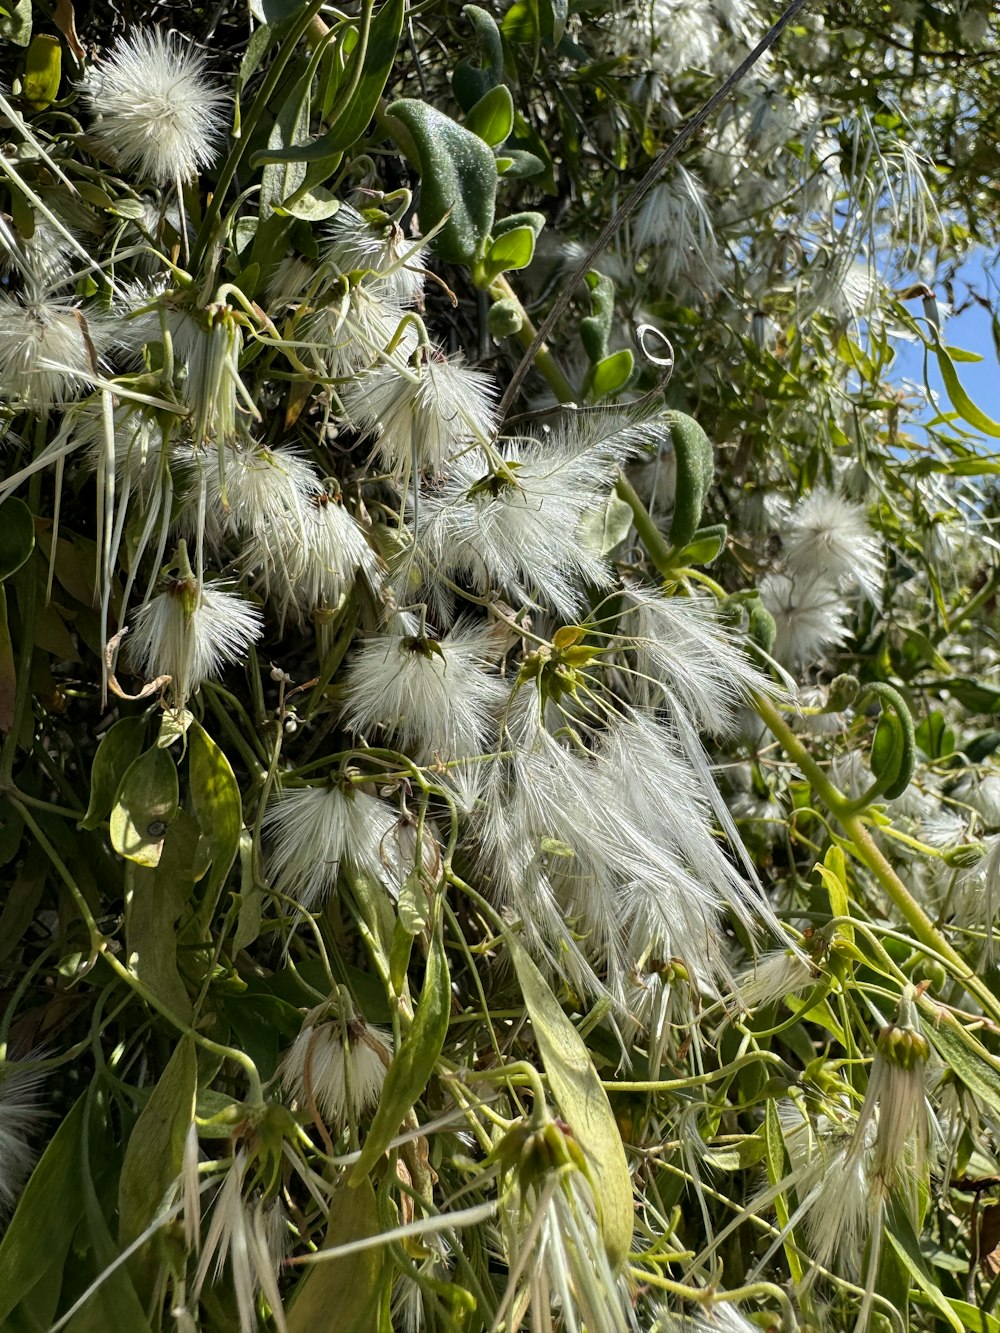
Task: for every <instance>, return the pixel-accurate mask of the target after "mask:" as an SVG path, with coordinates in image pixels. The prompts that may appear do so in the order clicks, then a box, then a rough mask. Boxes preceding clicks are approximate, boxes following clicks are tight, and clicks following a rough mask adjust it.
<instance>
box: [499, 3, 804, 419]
mask: <svg viewBox="0 0 1000 1333" xmlns="http://www.w3.org/2000/svg"><path fill="white" fill-rule="evenodd" d="M805 3H806V0H792V3H791V4H790V5H789V6H788V8H787V9H786V10H785V12H784V13H783V14H782V15H781V17H780V18H779V19H778V21H777V22H776V23H775V24H774V26H773V27H771V28H769V29H768V31H767V32H766V33H765V34H764V36H763V37H762V38H761V40H760V41H759V42H758V43H757V45H756V46H755V47H754V49H753V50H752V51H751V52H750V54H749V55H748V56H747V58H746V59H745V60H744V61H743V63H742V64H741V65H739V66H737V68H736V69H735V70H733V72H732V74H730V75H729V77H728V78H727V79H726V81H725V83H723V84H722V85H721V87H720V88H718V89H717V90H716V91H715V92H714V93H713V94H712V96H711V97H710V98H709V99H708V101H707V102H706V103H705V104H704V106H702V107H701V109H700V110H699V111H697V112H696V113H695V114H694V115H693V116H692V117H691V119H690V120H689V121H688V122H687V124H686V125H685V126H684V127H683V128H682V129H681V130H680V132H679V133H678V134H677V136H676V137H675V138H674V139H673V141H672V142H671V143H669V144H668V145H667V146H666V148H664V149H663V151H662V152H661V153H659V154H658V155H657V157H656V159H655V161H654V162H653V164H652V166H651V167H650V168H649V170H648V171H647V172H646V174H645V176H643V178H642V180H641V181H639V183H638V184H637V185H635V186H634V187H633V189H632V191H631V193H630V194H629V195H628V197H627V198H626V199H625V201H624V203H623V204H622V205H621V207H620V208H618V209H617V210H616V212H615V213H614V215H613V217H611V218H610V219H609V221H608V222H606V223H605V225H604V227H603V228H602V229H601V232H600V234H599V235H598V237H597V240H596V241H595V242H594V244H593V245H592V246H591V247H590V249H589V250H588V251H587V253H586V255H584V257H583V259H582V260H581V261H580V263H579V264H578V265H577V267H576V268H575V270H574V271H573V273H572V274H571V276H570V277H569V279H568V280H567V281H566V282H565V283H564V285H563V288H562V290H561V291H560V293H559V295H558V296H557V297H556V300H555V304H554V305H553V307H552V309H551V310H550V311H549V313H548V314H547V315H546V316H545V318H544V319H543V320H542V322H541V324H540V325H539V326H538V332H537V333H536V334H535V336H534V338H533V339H532V342H531V345H530V346H529V347H528V349H527V350H526V352H525V353H524V355H523V356H522V357H521V360H520V362H519V363H518V365H517V368H516V369H515V371H514V374H513V375H512V376H511V380H510V383H509V384H508V385H507V388H506V389H505V390H504V395H503V398H502V399H501V401H500V416H501V419H502V418H503V417H504V416H506V414H507V412H508V411H509V410H510V406H511V404H512V403H513V401H514V399H515V397H516V396H517V391H518V389H520V387H521V383H522V381H523V379H524V377H525V375H527V373H528V371H529V369H530V368H531V363H532V362H533V361H534V359H535V357H536V356H537V354H538V351H539V349H540V348H541V347H542V345H543V344H544V342H545V339H546V338H547V337H548V336H549V334H550V333H551V332H552V329H553V328H554V327H555V324H556V322H557V320H558V319H559V318H560V317H561V316H562V315H563V313H564V312H565V310H566V308H567V307H568V305H569V303H570V301H571V300H572V299H573V292H574V291H575V290H576V285H577V283H578V282H579V281H580V279H581V278H582V277H583V276H584V274H585V273H586V272H587V270H588V269H589V268H590V266H591V265H592V264H593V262H594V260H595V259H596V258H597V256H598V255H599V254H600V253H601V251H602V250H603V249H604V247H605V246H606V245H607V243H608V241H610V240H611V238H612V236H614V234H615V232H616V231H617V230H618V228H619V227H620V226H621V224H622V223H623V222H624V221H625V219H626V218H627V217H628V216H629V214H630V213H632V212H633V211H634V209H635V207H636V205H637V204H638V203H639V201H640V200H641V199H642V197H643V196H644V195H645V194H647V193H648V192H649V191H650V190H651V189H652V187H653V186H654V185H655V184H656V181H657V179H658V178H659V176H661V175H662V173H663V169H664V167H666V166H667V165H668V164H669V163H670V162H672V161H673V160H674V158H675V157H677V155H678V154H679V153H680V151H681V149H682V148H683V147H684V146H685V145H686V144H687V142H688V140H689V139H691V138H692V137H693V136H694V135H695V134H697V132H698V131H699V130H700V129H701V127H702V125H704V124H705V122H706V120H708V118H709V116H711V115H712V113H713V112H714V111H715V110H717V108H718V107H719V106H721V105H722V103H723V102H724V101H725V100H726V98H727V97H728V96H729V94H730V93H731V92H732V91H733V89H734V88H735V87H736V85H737V84H738V83H739V82H740V80H741V79H742V78H743V77H744V75H746V74H747V73H748V72H749V71H750V70H751V69H752V68H753V67H754V65H755V64H756V63H757V61H758V60H759V59H760V57H761V56H762V55H763V54H764V52H765V51H766V50H768V48H769V47H771V46H773V45H774V43H775V42H776V41H777V39H778V37H779V36H780V35H781V33H782V31H783V30H784V29H785V28H786V27H787V26H788V24H789V23H791V21H792V19H793V18H794V17H795V15H796V14H797V13H798V12H799V10H800V9H801V8H802V7H803V5H805Z"/></svg>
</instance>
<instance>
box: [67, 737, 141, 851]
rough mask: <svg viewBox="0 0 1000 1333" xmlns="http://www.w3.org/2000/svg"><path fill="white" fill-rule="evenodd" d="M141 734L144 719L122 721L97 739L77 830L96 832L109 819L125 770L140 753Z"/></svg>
mask: <svg viewBox="0 0 1000 1333" xmlns="http://www.w3.org/2000/svg"><path fill="white" fill-rule="evenodd" d="M145 731H146V719H145V718H144V717H123V718H120V719H119V720H118V721H117V722H116V723H115V724H114V726H113V727H111V728H109V729H108V731H106V732H105V733H104V735H103V736H102V737H101V743H100V745H98V747H97V753H96V754H95V755H94V764H93V767H92V768H91V770H90V804H89V805H88V806H87V813H86V814H85V815H84V817H83V818H82V819H81V820H80V828H83V829H94V828H97V826H98V824H100V822H101V821H102V820H103V819H107V817H108V815H110V813H111V807H112V806H113V805H114V803H115V795H116V794H117V791H118V785H119V783H120V782H121V780H122V777H123V776H124V774H125V770H126V769H127V768H128V767H129V765H130V764H131V763H132V762H133V761H134V760H136V759H138V757H139V755H140V754H141V753H142V742H143V737H144V735H145Z"/></svg>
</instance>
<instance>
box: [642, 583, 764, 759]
mask: <svg viewBox="0 0 1000 1333" xmlns="http://www.w3.org/2000/svg"><path fill="white" fill-rule="evenodd" d="M624 605H625V610H624V612H623V614H622V616H621V620H620V629H621V632H622V635H623V642H624V643H625V644H626V645H627V646H628V647H629V648H631V649H632V650H633V651H634V654H635V671H636V678H635V685H634V688H635V693H636V696H637V698H636V701H637V702H641V703H651V702H653V701H654V700H655V701H656V702H660V703H662V701H663V694H664V690H666V691H667V692H669V694H670V696H671V697H672V699H673V700H676V701H677V702H678V703H680V705H681V706H682V707H683V708H684V709H685V710H686V711H687V714H688V716H689V717H690V719H691V721H692V722H693V723H694V725H695V726H697V727H699V728H700V729H701V730H703V731H707V732H710V733H711V734H712V735H715V736H722V735H729V734H732V732H733V730H734V729H735V727H736V725H737V723H738V719H739V713H740V708H741V706H742V705H744V704H746V703H747V702H748V701H749V700H750V699H751V697H752V696H753V695H754V694H755V693H757V694H763V695H768V694H770V693H771V692H772V689H773V687H772V685H771V684H770V682H769V681H768V680H767V679H766V678H765V677H764V676H763V675H762V674H761V672H759V671H758V670H757V669H756V668H755V667H754V666H753V665H752V664H751V662H750V661H749V659H748V658H747V656H746V654H745V653H744V651H743V648H742V646H741V644H740V642H739V640H738V639H737V638H736V636H735V635H734V634H733V633H732V632H731V631H730V630H729V629H727V628H726V626H725V625H724V624H723V622H722V620H721V619H720V617H719V613H718V610H717V608H716V605H715V603H714V602H713V601H710V600H709V599H708V598H706V597H698V596H695V597H664V596H663V595H662V594H661V593H659V592H657V591H656V590H655V589H652V588H640V587H638V586H630V587H627V588H626V590H625V593H624Z"/></svg>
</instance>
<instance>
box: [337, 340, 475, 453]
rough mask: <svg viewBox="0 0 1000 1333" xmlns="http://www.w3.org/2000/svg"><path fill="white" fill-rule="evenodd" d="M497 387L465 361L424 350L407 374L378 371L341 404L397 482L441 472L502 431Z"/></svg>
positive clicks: (348, 389)
mask: <svg viewBox="0 0 1000 1333" xmlns="http://www.w3.org/2000/svg"><path fill="white" fill-rule="evenodd" d="M495 398H496V387H495V385H494V383H493V381H492V379H491V378H490V377H489V376H488V375H485V374H483V372H482V371H479V370H471V369H469V367H468V366H466V365H465V364H464V363H463V360H462V357H461V356H460V355H459V356H456V357H451V358H449V357H446V356H444V355H443V354H442V353H440V352H438V351H437V350H436V349H427V351H426V354H425V353H424V352H423V351H421V350H420V349H418V351H417V352H415V353H414V355H413V356H412V357H411V358H410V364H409V366H407V367H406V368H405V370H403V369H398V368H397V367H396V366H394V365H386V364H382V365H378V366H375V367H374V368H373V369H371V370H369V371H368V372H367V373H366V374H365V375H362V376H361V377H360V378H358V379H356V380H353V381H352V382H351V383H349V384H347V385H346V386H345V387H344V390H343V392H342V393H341V400H342V402H343V404H344V408H345V410H346V412H347V416H348V419H349V420H350V422H351V424H352V425H354V426H356V427H357V428H358V429H359V430H360V431H362V432H363V433H364V434H365V435H370V436H372V437H373V438H374V439H375V441H376V447H377V450H378V454H379V456H380V458H381V459H382V462H383V464H384V466H385V468H386V469H387V471H389V472H391V473H392V474H393V475H394V476H397V477H399V476H404V475H406V474H408V473H409V472H411V471H412V466H413V463H412V460H413V459H414V457H415V458H416V468H417V471H420V472H424V471H426V472H440V470H441V468H442V466H443V465H444V464H445V463H447V462H448V460H449V459H450V458H452V457H453V456H454V455H455V454H457V453H458V452H459V451H460V450H463V449H467V448H468V447H469V445H470V444H473V443H475V442H476V441H477V440H486V441H488V440H490V439H491V438H492V436H493V434H494V433H495V431H496V426H497V418H496V408H495V401H494V400H495Z"/></svg>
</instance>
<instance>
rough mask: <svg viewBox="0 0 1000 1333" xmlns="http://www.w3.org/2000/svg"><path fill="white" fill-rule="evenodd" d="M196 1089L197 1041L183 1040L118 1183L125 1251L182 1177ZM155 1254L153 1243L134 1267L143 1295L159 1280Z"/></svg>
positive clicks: (133, 1138) (138, 1125)
mask: <svg viewBox="0 0 1000 1333" xmlns="http://www.w3.org/2000/svg"><path fill="white" fill-rule="evenodd" d="M197 1087H198V1062H197V1059H196V1057H195V1047H194V1042H193V1040H192V1039H191V1038H190V1037H182V1038H181V1040H180V1042H179V1043H178V1046H177V1049H176V1050H175V1051H174V1053H173V1055H172V1056H171V1057H170V1061H169V1063H168V1064H167V1067H166V1069H165V1070H164V1071H163V1073H162V1075H161V1076H160V1081H159V1082H158V1083H157V1085H156V1087H155V1088H154V1089H153V1092H152V1095H151V1097H150V1099H149V1101H148V1102H147V1103H146V1105H145V1106H144V1107H143V1109H142V1112H141V1113H140V1115H139V1118H138V1120H137V1121H136V1122H135V1125H134V1127H133V1129H132V1133H131V1134H130V1135H129V1140H128V1146H127V1147H126V1149H125V1161H124V1163H123V1164H122V1170H121V1176H120V1177H119V1181H118V1240H119V1243H120V1244H121V1245H122V1246H126V1245H130V1244H131V1243H132V1241H134V1240H136V1239H137V1238H138V1237H139V1236H141V1235H142V1233H143V1232H144V1231H145V1230H146V1228H147V1227H148V1226H149V1225H150V1223H151V1222H152V1221H153V1220H154V1218H155V1217H156V1214H157V1212H158V1211H159V1209H160V1207H161V1204H162V1202H163V1200H164V1199H165V1197H166V1194H167V1191H168V1190H169V1189H170V1187H171V1185H172V1184H173V1182H174V1181H175V1180H176V1179H177V1178H178V1176H179V1175H180V1173H181V1167H182V1165H183V1161H184V1142H185V1139H186V1138H187V1133H188V1129H189V1128H190V1126H191V1124H192V1122H193V1120H194V1109H195V1094H196V1091H197ZM155 1250H156V1245H155V1242H154V1240H153V1239H152V1238H151V1239H150V1241H149V1242H147V1244H146V1245H145V1246H144V1247H143V1249H142V1250H140V1251H139V1253H138V1254H137V1255H136V1256H135V1257H134V1259H133V1260H132V1261H131V1263H130V1267H131V1269H132V1272H133V1277H134V1279H135V1280H136V1282H137V1283H138V1284H139V1287H140V1289H142V1290H143V1293H144V1294H145V1295H148V1288H149V1287H150V1286H151V1285H152V1282H153V1281H154V1280H155V1276H156V1273H155Z"/></svg>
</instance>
